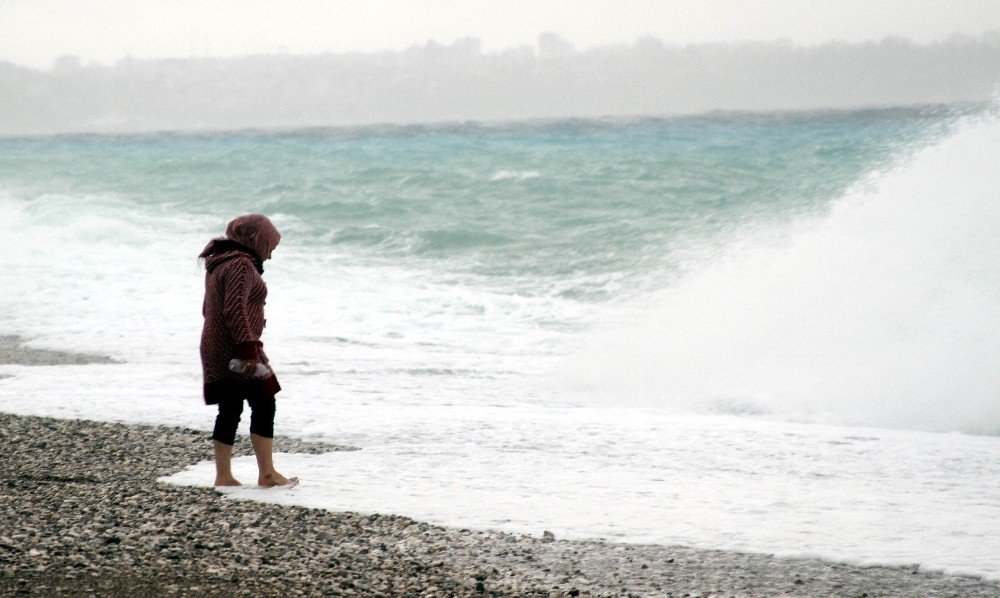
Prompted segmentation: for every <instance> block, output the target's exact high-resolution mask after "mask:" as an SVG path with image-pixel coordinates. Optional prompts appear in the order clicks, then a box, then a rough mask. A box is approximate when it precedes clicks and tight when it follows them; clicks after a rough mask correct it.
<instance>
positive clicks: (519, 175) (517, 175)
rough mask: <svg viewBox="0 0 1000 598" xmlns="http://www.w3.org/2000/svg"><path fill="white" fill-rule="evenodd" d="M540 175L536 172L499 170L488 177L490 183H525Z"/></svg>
mask: <svg viewBox="0 0 1000 598" xmlns="http://www.w3.org/2000/svg"><path fill="white" fill-rule="evenodd" d="M540 176H542V173H540V172H538V171H537V170H499V171H497V172H495V173H493V176H491V177H490V180H491V181H510V180H514V181H525V180H528V179H537V178H538V177H540Z"/></svg>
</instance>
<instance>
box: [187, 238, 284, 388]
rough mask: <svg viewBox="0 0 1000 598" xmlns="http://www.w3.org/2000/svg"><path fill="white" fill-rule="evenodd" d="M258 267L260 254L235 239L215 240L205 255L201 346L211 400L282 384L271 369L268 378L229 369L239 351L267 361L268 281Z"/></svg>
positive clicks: (203, 367) (248, 356)
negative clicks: (251, 375)
mask: <svg viewBox="0 0 1000 598" xmlns="http://www.w3.org/2000/svg"><path fill="white" fill-rule="evenodd" d="M259 268H260V261H259V259H257V257H256V254H254V253H253V251H252V250H250V249H247V248H245V247H243V246H240V245H238V244H236V243H234V242H232V241H217V242H216V245H215V251H213V252H212V253H210V254H209V255H208V256H206V257H205V301H204V303H203V304H202V310H201V311H202V315H204V316H205V325H204V327H203V328H202V331H201V347H200V350H201V364H202V369H203V372H204V382H205V403H207V404H209V405H211V404H215V403H218V402H219V399H222V398H225V397H227V396H234V395H237V396H238V395H239V393H240V392H245V391H251V392H261V393H265V394H269V395H273V394H275V393H277V392H278V391H279V390H281V386H280V385H279V384H278V379H277V378H276V377H275V376H274V374H273V372H272V374H271V376H270V377H269V378H267V379H265V380H254V379H251V378H248V377H247V376H244V375H242V374H237V373H234V372H231V371H229V361H230V360H232V359H233V358H236V357H238V358H240V359H256V360H258V361H261V362H263V363H268V361H267V355H265V354H264V349H263V344H262V343H261V342H260V336H261V333H263V332H264V300H265V299H266V298H267V285H265V284H264V280H263V279H262V278H261V277H260V272H259V270H258V269H259ZM268 367H270V366H268Z"/></svg>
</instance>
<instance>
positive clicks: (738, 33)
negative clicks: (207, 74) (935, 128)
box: [0, 0, 1000, 68]
mask: <svg viewBox="0 0 1000 598" xmlns="http://www.w3.org/2000/svg"><path fill="white" fill-rule="evenodd" d="M989 30H1000V1H997V0H619V1H598V0H396V1H390V0H340V1H338V0H330V1H326V2H320V1H316V0H298V1H296V0H271V1H263V0H257V1H250V0H104V1H98V0H74V1H71V0H65V1H58V0H0V60H9V61H12V62H15V63H18V64H22V65H26V66H32V67H39V68H47V67H49V66H50V65H51V64H52V61H53V59H54V58H56V57H57V56H60V55H62V54H76V55H78V56H80V57H81V58H82V60H83V62H84V63H85V64H86V63H88V62H91V61H95V62H101V63H107V64H110V63H113V62H115V61H116V60H118V59H119V58H121V57H123V56H125V55H128V54H131V55H132V56H135V57H137V58H154V57H188V56H204V55H210V56H216V57H218V56H234V55H242V54H260V53H276V52H289V53H294V54H300V53H319V52H345V51H359V52H372V51H378V50H384V49H392V50H399V49H403V48H405V47H407V46H410V45H413V44H424V43H426V42H427V40H430V39H434V40H436V41H438V42H440V43H445V44H450V43H451V42H453V41H454V40H455V39H456V38H459V37H463V36H467V35H471V36H475V37H478V38H480V39H482V40H483V48H484V50H485V51H495V50H502V49H504V48H508V47H513V46H518V45H524V44H531V45H534V44H535V43H536V40H537V37H538V34H539V33H542V32H545V31H554V32H556V33H558V34H560V35H561V36H563V37H564V38H566V39H567V40H568V41H570V42H571V43H573V44H574V45H575V46H576V47H577V48H587V47H591V46H597V45H605V44H611V43H621V42H624V43H631V42H633V41H635V40H636V39H637V38H639V37H643V36H655V37H658V38H660V39H662V40H664V41H665V42H668V43H689V42H710V41H735V40H774V39H779V38H784V39H788V40H790V41H792V42H795V43H800V44H816V43H822V42H825V41H829V40H831V39H839V40H844V41H852V42H857V41H863V40H870V39H880V38H882V37H885V36H887V35H898V36H902V37H907V38H910V39H912V40H914V41H917V42H930V41H936V40H941V39H944V38H946V37H947V36H948V35H950V34H952V33H965V34H969V35H978V34H980V33H983V32H985V31H989Z"/></svg>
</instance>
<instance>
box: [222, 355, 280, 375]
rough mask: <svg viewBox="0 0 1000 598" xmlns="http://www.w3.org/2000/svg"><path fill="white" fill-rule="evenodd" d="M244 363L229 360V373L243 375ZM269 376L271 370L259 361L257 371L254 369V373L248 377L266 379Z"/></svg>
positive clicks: (238, 360) (237, 360) (240, 360)
mask: <svg viewBox="0 0 1000 598" xmlns="http://www.w3.org/2000/svg"><path fill="white" fill-rule="evenodd" d="M245 363H246V362H245V361H243V360H242V359H230V360H229V371H230V372H235V373H237V374H242V373H243V364H245ZM270 375H271V368H269V367H267V365H265V364H263V363H261V362H259V361H258V362H257V369H255V370H254V371H252V372H250V377H251V378H267V377H268V376H270Z"/></svg>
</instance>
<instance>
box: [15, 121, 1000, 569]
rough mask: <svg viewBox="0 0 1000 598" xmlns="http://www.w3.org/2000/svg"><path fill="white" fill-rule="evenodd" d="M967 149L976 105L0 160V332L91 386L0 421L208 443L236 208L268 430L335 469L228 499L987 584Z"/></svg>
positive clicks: (21, 150) (74, 149)
mask: <svg viewBox="0 0 1000 598" xmlns="http://www.w3.org/2000/svg"><path fill="white" fill-rule="evenodd" d="M998 155H1000V118H998V115H997V110H996V109H995V108H994V107H993V106H992V105H990V106H974V107H956V106H929V107H905V108H891V109H865V110H854V111H824V112H801V113H796V112H783V113H718V114H708V115H700V116H690V117H677V118H659V119H654V118H630V119H592V120H557V121H527V122H517V123H476V122H470V123H453V124H442V125H426V126H392V125H379V126H369V127H355V128H311V129H303V130H288V131H285V130H280V131H270V130H241V131H231V132H190V133H185V132H172V133H156V134H135V135H119V136H115V135H97V134H94V135H63V136H49V137H24V138H5V139H0V255H2V258H0V288H2V293H0V334H2V335H17V336H19V337H21V338H23V339H25V340H26V341H27V346H29V347H32V348H40V349H55V350H63V351H77V352H85V353H93V354H100V355H107V356H110V357H111V358H113V359H114V360H115V363H103V364H89V365H59V366H27V365H14V364H6V365H0V378H2V379H0V411H5V412H10V413H17V414H30V415H44V416H52V417H59V418H74V419H76V418H81V419H94V420H106V421H117V422H125V423H151V424H164V425H171V426H187V427H191V428H196V429H200V430H204V431H206V437H205V438H206V445H207V443H208V442H209V437H208V431H209V430H210V429H211V427H212V424H213V422H214V416H215V413H214V410H213V408H211V407H207V406H205V405H204V404H203V402H202V395H201V384H202V381H201V369H200V363H199V357H198V342H199V335H200V330H201V325H202V314H201V303H202V294H203V288H204V270H203V267H202V265H201V264H199V262H198V260H197V255H198V253H199V252H200V251H201V249H202V248H203V247H204V245H205V244H206V243H207V242H208V241H209V240H210V239H211V238H213V237H215V236H218V235H220V234H222V232H223V231H224V229H225V225H226V223H227V222H228V221H229V220H230V219H232V218H233V217H235V216H237V215H240V214H244V213H251V212H254V213H263V214H267V215H268V216H269V217H271V219H272V220H273V221H274V223H275V224H276V226H277V227H278V228H279V230H280V231H281V232H282V240H281V244H280V245H279V246H278V248H277V249H276V250H275V252H274V257H273V259H272V260H270V261H268V262H267V263H266V265H265V268H266V271H265V273H264V279H265V281H266V282H267V284H268V288H269V295H268V300H267V306H266V315H267V327H266V330H265V334H264V337H263V341H264V345H265V348H266V350H267V352H268V354H269V356H270V358H271V361H272V363H273V366H274V369H275V371H276V373H277V375H278V377H279V379H280V380H281V383H282V386H283V387H284V390H282V392H281V393H280V394H279V395H278V410H277V420H276V434H277V435H279V436H286V437H295V438H300V439H306V440H315V441H324V442H330V443H335V444H342V445H351V446H355V447H358V448H360V450H357V451H348V452H331V453H327V454H322V455H299V454H280V455H278V456H277V460H276V462H277V464H278V466H279V469H280V470H282V471H283V473H285V474H287V475H297V476H298V477H300V478H301V479H302V483H301V484H300V485H299V486H298V487H297V488H294V489H270V490H262V489H257V488H255V487H244V488H240V489H235V490H232V491H229V493H228V494H229V496H230V497H231V498H233V499H235V500H258V501H265V502H275V503H283V504H298V505H306V506H310V507H318V508H324V509H331V510H350V511H358V512H363V513H394V514H401V515H406V516H410V517H413V518H416V519H419V520H423V521H428V522H433V523H438V524H444V525H449V526H457V527H464V528H475V529H497V530H506V531H512V532H519V533H527V534H532V535H540V534H541V533H542V532H543V531H551V532H552V533H554V534H555V536H556V537H557V538H560V539H563V538H600V539H604V540H606V541H609V542H624V543H648V544H661V545H678V544H679V545H686V546H693V547H703V548H713V549H730V550H740V551H750V552H760V553H772V554H777V555H781V556H792V557H801V558H811V557H817V558H823V559H828V560H832V561H837V562H845V563H855V564H863V565H876V564H889V565H901V566H908V567H911V566H912V567H920V568H922V569H929V570H938V571H945V572H948V573H953V574H963V575H973V576H982V577H985V578H990V579H1000V168H998V164H1000V162H998ZM246 425H247V422H243V424H242V433H246ZM234 468H235V471H236V473H237V476H238V477H240V476H242V477H243V478H245V479H244V481H246V482H252V481H254V476H255V468H254V462H253V459H252V457H248V458H241V459H238V460H237V461H236V463H235V466H234ZM212 480H213V469H212V463H211V462H208V461H206V462H203V463H199V464H195V465H193V466H191V467H189V468H188V469H186V470H184V471H180V472H177V473H176V474H175V475H172V476H168V477H167V478H165V481H167V482H169V483H174V484H190V485H199V486H206V485H210V484H211V482H212Z"/></svg>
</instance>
